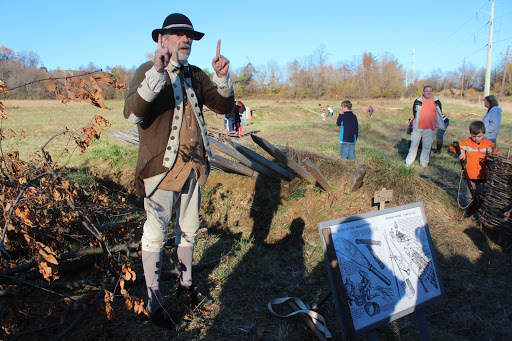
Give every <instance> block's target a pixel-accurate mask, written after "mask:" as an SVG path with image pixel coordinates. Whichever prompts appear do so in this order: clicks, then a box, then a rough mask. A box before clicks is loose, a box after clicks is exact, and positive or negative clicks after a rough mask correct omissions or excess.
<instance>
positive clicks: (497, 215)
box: [480, 154, 512, 239]
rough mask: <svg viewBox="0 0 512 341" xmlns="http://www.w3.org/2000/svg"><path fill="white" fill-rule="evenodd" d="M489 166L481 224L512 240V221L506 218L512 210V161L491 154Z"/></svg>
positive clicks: (488, 159)
mask: <svg viewBox="0 0 512 341" xmlns="http://www.w3.org/2000/svg"><path fill="white" fill-rule="evenodd" d="M487 166H488V167H489V169H488V177H487V181H488V182H487V186H486V191H485V195H484V199H483V202H482V206H481V207H480V212H481V215H480V222H481V223H482V225H483V226H484V228H487V229H489V230H493V231H494V232H497V233H499V234H500V235H501V236H502V237H505V238H507V239H508V238H511V239H512V219H506V217H505V216H504V213H505V212H507V211H509V210H510V209H512V160H510V159H509V158H508V157H505V156H502V155H498V154H490V155H488V156H487Z"/></svg>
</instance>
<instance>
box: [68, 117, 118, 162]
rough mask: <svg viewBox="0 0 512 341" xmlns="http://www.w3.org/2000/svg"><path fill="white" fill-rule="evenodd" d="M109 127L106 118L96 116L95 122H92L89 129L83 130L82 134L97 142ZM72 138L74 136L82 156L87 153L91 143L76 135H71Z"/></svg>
mask: <svg viewBox="0 0 512 341" xmlns="http://www.w3.org/2000/svg"><path fill="white" fill-rule="evenodd" d="M109 125H110V122H109V121H108V120H107V119H106V118H104V117H102V116H95V117H94V121H93V122H91V123H90V124H89V125H88V126H87V127H84V128H82V131H81V133H82V134H83V135H85V136H87V137H88V138H89V139H91V140H97V139H99V138H100V137H101V132H102V131H103V128H104V127H108V126H109ZM70 134H71V133H70ZM71 136H73V138H74V139H75V143H76V144H77V145H78V147H79V148H80V150H81V152H80V154H83V153H85V151H86V150H87V147H89V144H90V143H91V141H90V140H87V139H83V138H81V137H80V136H76V135H74V134H71Z"/></svg>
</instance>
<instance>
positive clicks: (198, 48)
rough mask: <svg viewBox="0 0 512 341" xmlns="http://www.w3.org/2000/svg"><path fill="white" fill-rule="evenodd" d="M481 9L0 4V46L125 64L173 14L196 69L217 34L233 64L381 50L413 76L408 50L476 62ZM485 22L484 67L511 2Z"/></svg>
mask: <svg viewBox="0 0 512 341" xmlns="http://www.w3.org/2000/svg"><path fill="white" fill-rule="evenodd" d="M157 7H158V8H157ZM490 10H491V1H490V0H443V1H440V0H432V1H430V2H427V1H410V0H393V1H373V0H367V1H353V0H351V1H346V0H333V1H302V0H296V1H279V0H273V1H270V0H257V1H232V0H224V1H220V2H219V1H211V0H209V1H203V0H195V1H179V2H178V1H167V2H165V1H161V2H150V3H144V2H141V1H140V0H139V1H132V0H124V1H118V0H115V1H109V0H103V1H97V0H89V1H80V2H78V1H73V0H67V1H60V0H57V1H48V2H45V1H40V0H38V1H32V0H26V1H12V0H0V12H2V30H1V33H0V45H4V46H6V47H8V48H11V49H13V50H15V51H34V52H36V53H37V54H38V55H39V56H40V58H41V61H42V64H43V65H44V66H46V67H47V68H48V69H50V70H54V69H56V68H58V67H59V68H61V69H78V68H79V67H80V66H84V67H85V66H87V65H88V64H89V62H93V63H94V64H95V65H96V66H98V67H100V68H105V67H107V66H111V67H113V66H117V65H122V66H125V67H127V68H131V67H134V66H138V65H139V64H141V63H142V62H144V61H145V55H146V54H147V53H153V52H154V50H155V48H156V43H154V42H153V41H152V39H151V31H152V30H153V29H155V28H161V26H162V23H163V21H164V19H165V17H166V16H167V15H168V14H170V13H174V12H180V13H183V14H185V15H187V16H188V17H189V18H190V19H191V21H192V23H193V25H194V27H195V29H196V30H197V31H200V32H203V33H205V36H204V38H203V39H202V40H201V41H197V42H194V44H193V46H192V55H191V57H190V60H189V61H190V62H191V63H192V64H194V65H197V66H199V67H201V68H208V69H209V70H212V67H211V60H212V58H213V57H214V55H215V50H216V44H217V40H218V39H221V40H222V46H221V54H223V55H224V56H226V57H227V58H228V59H229V60H230V61H231V67H232V68H235V69H238V68H240V67H242V66H244V65H245V64H247V62H249V61H250V62H251V63H252V64H253V65H255V66H261V65H266V64H267V63H269V62H273V63H277V64H278V65H279V66H285V65H286V64H287V63H289V62H291V61H293V60H295V59H297V60H298V61H302V60H304V58H305V57H308V56H311V55H312V54H314V52H315V51H317V50H319V49H320V48H323V50H324V51H325V53H326V54H327V62H328V63H331V64H338V63H339V62H348V63H350V62H353V61H354V60H356V59H359V58H360V56H361V55H362V54H363V53H364V52H371V53H372V54H374V55H376V56H380V55H381V54H385V53H387V54H391V55H392V56H393V57H394V58H396V59H397V60H398V62H399V63H400V64H402V65H403V66H404V69H405V67H406V64H407V63H408V64H409V72H412V67H413V49H414V51H415V54H414V60H415V71H416V73H417V74H418V73H419V74H420V75H426V74H429V73H430V72H431V71H432V70H434V69H437V68H439V69H441V70H442V71H443V72H445V71H452V70H456V69H458V68H459V67H461V65H462V61H463V59H464V58H466V62H470V63H472V64H473V65H475V66H477V67H485V65H486V61H487V42H488V35H489V19H490ZM494 18H495V21H494V33H493V41H494V43H493V50H492V63H493V67H495V66H497V65H498V62H499V61H501V60H502V59H503V57H504V55H505V54H506V50H507V47H508V46H509V45H512V1H511V0H496V2H495V10H494ZM511 53H512V51H511ZM509 58H510V57H509ZM511 59H512V58H510V59H509V61H510V60H511Z"/></svg>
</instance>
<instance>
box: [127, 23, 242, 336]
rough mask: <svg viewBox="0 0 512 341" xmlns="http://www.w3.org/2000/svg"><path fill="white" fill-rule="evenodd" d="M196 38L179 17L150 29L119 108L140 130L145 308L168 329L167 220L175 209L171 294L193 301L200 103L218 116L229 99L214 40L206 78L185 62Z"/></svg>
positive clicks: (203, 175) (201, 154)
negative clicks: (147, 50)
mask: <svg viewBox="0 0 512 341" xmlns="http://www.w3.org/2000/svg"><path fill="white" fill-rule="evenodd" d="M203 36H204V34H203V33H201V32H197V31H195V30H194V27H193V26H192V23H191V22H190V20H189V19H188V18H187V17H186V16H185V15H183V14H179V13H173V14H171V15H169V16H168V17H167V18H166V19H165V21H164V23H163V25H162V28H161V29H155V30H154V31H153V32H152V37H153V40H154V41H155V42H156V43H157V44H158V45H157V48H156V51H155V59H154V61H150V62H147V63H144V64H142V65H141V66H140V67H139V68H138V69H137V71H136V72H135V74H134V76H133V79H132V82H131V84H130V88H129V91H128V95H127V97H126V101H125V106H124V117H125V118H126V119H127V120H128V121H130V122H131V123H134V124H137V125H138V131H139V141H140V142H139V157H138V160H137V166H136V170H135V188H136V193H137V195H138V196H142V197H144V208H145V210H146V215H147V218H146V221H145V223H144V229H143V234H142V240H141V244H142V263H143V267H144V276H145V279H146V286H147V291H148V304H147V308H146V310H147V313H148V315H149V317H150V319H151V321H153V322H155V323H156V324H158V325H160V326H164V327H171V328H173V327H174V326H175V324H176V323H177V321H176V319H177V318H176V315H174V314H173V312H172V311H170V309H167V308H166V307H165V305H164V300H163V297H162V294H161V292H160V287H159V285H160V274H161V271H162V254H163V246H164V244H165V242H166V241H167V234H168V226H169V222H170V220H171V216H172V212H173V209H174V210H175V212H176V228H175V232H176V240H175V241H176V246H177V258H178V261H179V268H180V278H179V285H178V290H177V298H178V300H179V302H183V303H185V304H187V305H189V306H191V305H192V306H193V305H195V304H197V294H198V292H197V290H196V288H195V287H194V285H193V281H192V257H193V253H194V244H195V239H196V236H197V232H198V230H199V208H200V204H201V186H202V185H204V183H205V182H206V179H207V178H208V175H209V172H210V160H211V151H210V145H209V144H208V138H207V135H206V126H205V123H204V117H203V111H202V109H203V105H206V106H208V107H209V108H210V109H212V110H213V111H214V112H216V113H219V114H222V113H226V112H230V110H231V109H232V108H233V105H234V92H233V85H232V82H231V79H230V76H229V73H228V70H229V60H228V59H226V58H225V57H224V56H221V55H220V40H219V41H218V43H217V54H216V56H215V57H214V58H213V61H212V66H213V69H214V71H215V73H214V75H213V81H211V80H210V78H208V76H207V75H206V73H205V72H203V71H202V70H201V69H200V68H198V67H196V66H193V65H190V64H189V63H188V57H189V56H190V53H191V48H192V42H193V41H194V40H200V39H201V38H202V37H203ZM191 308H193V307H191ZM173 315H174V316H173Z"/></svg>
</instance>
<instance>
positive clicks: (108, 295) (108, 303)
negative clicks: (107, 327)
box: [103, 290, 114, 320]
mask: <svg viewBox="0 0 512 341" xmlns="http://www.w3.org/2000/svg"><path fill="white" fill-rule="evenodd" d="M103 301H104V302H105V315H106V316H107V319H109V320H112V319H113V318H114V308H112V302H113V301H114V294H113V293H112V292H111V291H108V290H105V296H104V298H103Z"/></svg>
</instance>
